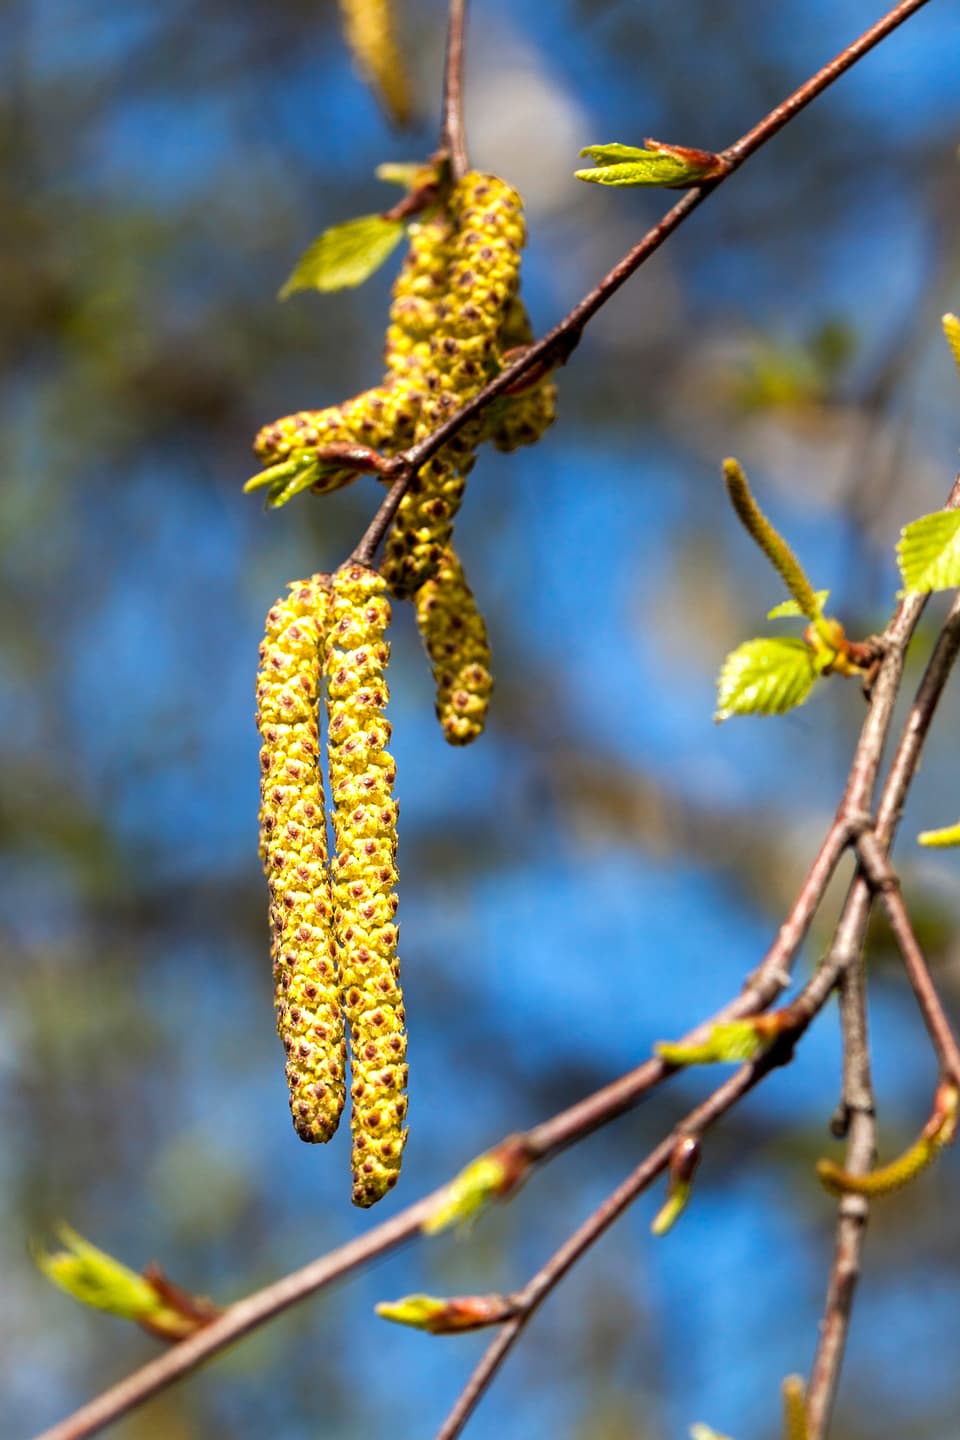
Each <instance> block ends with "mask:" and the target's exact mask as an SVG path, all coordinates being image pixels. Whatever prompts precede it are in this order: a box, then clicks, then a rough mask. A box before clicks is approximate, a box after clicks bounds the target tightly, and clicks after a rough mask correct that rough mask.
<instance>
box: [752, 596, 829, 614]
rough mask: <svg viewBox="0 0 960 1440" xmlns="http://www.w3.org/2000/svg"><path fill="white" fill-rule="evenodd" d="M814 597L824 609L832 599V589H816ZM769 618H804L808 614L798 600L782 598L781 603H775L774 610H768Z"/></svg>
mask: <svg viewBox="0 0 960 1440" xmlns="http://www.w3.org/2000/svg"><path fill="white" fill-rule="evenodd" d="M814 599H815V600H816V602H817V605H818V606H819V607H820V610H821V611H822V610H823V607H824V605H826V603H827V601H828V600H829V599H830V591H829V590H817V591H815V593H814ZM767 619H768V620H803V619H806V616H805V615H804V613H803V611H802V610H801V609H800V606H799V605H798V604H797V602H796V600H781V602H780V604H779V605H774V607H773V609H772V610H768V611H767Z"/></svg>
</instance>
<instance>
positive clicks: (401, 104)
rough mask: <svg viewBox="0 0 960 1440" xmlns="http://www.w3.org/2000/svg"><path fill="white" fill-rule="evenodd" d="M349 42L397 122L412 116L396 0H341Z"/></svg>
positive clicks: (407, 119) (370, 81) (369, 79)
mask: <svg viewBox="0 0 960 1440" xmlns="http://www.w3.org/2000/svg"><path fill="white" fill-rule="evenodd" d="M340 13H341V15H342V16H343V28H344V32H345V35H346V40H347V44H348V45H349V46H350V49H351V51H352V52H353V56H354V59H355V60H356V62H357V64H358V66H359V67H360V69H361V70H362V72H363V74H364V76H365V78H366V80H367V82H368V83H369V84H370V86H371V87H372V89H373V90H374V91H375V92H376V94H377V96H378V97H379V98H380V100H381V102H382V104H383V106H384V108H385V109H386V111H387V114H388V115H389V116H390V119H391V120H393V121H394V122H395V124H397V125H406V124H407V123H408V122H409V120H410V114H411V108H412V107H411V101H410V86H409V83H408V81H407V76H406V72H405V69H404V65H403V57H402V55H401V54H400V50H399V47H398V45H397V39H396V34H395V31H394V23H393V0H340Z"/></svg>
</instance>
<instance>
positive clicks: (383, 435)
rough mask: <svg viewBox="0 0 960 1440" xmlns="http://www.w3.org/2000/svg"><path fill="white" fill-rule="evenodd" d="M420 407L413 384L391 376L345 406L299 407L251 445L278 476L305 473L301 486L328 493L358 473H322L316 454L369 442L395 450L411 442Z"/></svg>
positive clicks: (289, 477)
mask: <svg viewBox="0 0 960 1440" xmlns="http://www.w3.org/2000/svg"><path fill="white" fill-rule="evenodd" d="M418 409H419V405H418V401H415V400H414V398H413V396H412V395H411V391H410V386H409V385H408V384H405V383H402V382H400V381H399V380H395V379H393V378H392V377H388V379H387V380H386V381H385V383H384V384H383V385H380V386H377V387H376V388H374V389H373V390H365V391H364V392H363V393H362V394H361V395H355V396H353V397H352V398H351V399H350V400H344V402H343V403H342V404H341V405H329V406H328V407H327V408H326V409H325V410H301V411H299V412H298V413H297V414H295V415H285V416H283V417H282V418H281V419H280V420H274V421H272V422H271V423H270V424H269V425H264V427H263V428H262V430H260V432H259V433H258V435H257V437H256V439H255V440H254V443H253V448H254V451H255V453H256V455H257V458H258V459H259V460H260V462H261V464H263V465H265V466H269V467H271V469H274V470H276V473H277V475H278V478H285V479H286V481H287V483H290V482H291V481H294V480H295V479H297V477H299V476H302V477H303V480H302V482H299V483H298V488H300V486H301V485H302V486H309V488H310V489H312V490H313V491H314V493H315V494H317V495H329V494H330V493H331V492H332V491H334V490H340V489H342V488H343V486H344V485H349V484H350V483H351V482H352V481H353V480H355V479H356V478H357V474H358V472H357V470H352V469H350V468H349V467H345V468H343V469H339V470H338V469H331V470H327V471H326V472H325V473H323V472H321V469H320V466H319V463H318V452H319V451H321V450H322V449H323V447H324V446H325V445H335V444H350V445H367V446H369V447H370V449H372V450H380V451H382V452H383V453H384V454H394V453H395V452H396V451H397V450H403V449H404V448H405V447H406V446H407V445H409V444H410V442H411V441H412V439H413V436H414V430H415V427H416V420H417V414H418ZM281 466H282V467H283V471H284V475H283V476H281V475H280V470H279V467H281Z"/></svg>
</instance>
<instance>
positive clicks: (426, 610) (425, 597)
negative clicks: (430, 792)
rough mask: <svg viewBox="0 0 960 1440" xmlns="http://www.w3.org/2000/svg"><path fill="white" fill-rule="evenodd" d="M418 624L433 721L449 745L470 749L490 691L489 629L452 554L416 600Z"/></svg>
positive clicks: (446, 555)
mask: <svg viewBox="0 0 960 1440" xmlns="http://www.w3.org/2000/svg"><path fill="white" fill-rule="evenodd" d="M414 605H415V607H416V612H417V625H418V627H419V629H420V634H421V636H422V637H423V643H424V646H425V647H426V651H427V654H428V655H429V657H430V663H431V665H432V666H433V678H434V681H435V683H436V687H437V719H438V720H439V721H440V725H441V728H442V730H443V734H444V738H445V739H446V740H447V742H448V743H449V744H450V745H469V744H470V743H471V741H473V740H476V738H477V736H478V735H480V734H481V733H482V731H483V727H484V724H485V723H486V719H487V707H488V706H489V704H490V693H491V691H492V690H493V676H492V675H491V673H490V644H489V641H488V640H487V627H486V625H485V624H484V623H483V616H482V615H481V614H480V611H479V610H478V609H477V602H476V600H475V599H474V598H473V591H472V590H471V589H470V586H469V585H468V584H467V581H466V577H465V575H464V573H463V566H462V565H461V564H460V560H459V558H458V557H457V555H456V553H455V551H454V550H453V549H452V548H450V547H449V546H448V547H447V549H446V550H444V552H443V555H442V556H441V559H440V564H439V566H438V567H437V573H436V574H435V575H434V576H433V578H432V579H430V580H428V581H427V582H426V584H425V585H421V587H420V589H419V590H418V591H417V593H416V596H415V597H414Z"/></svg>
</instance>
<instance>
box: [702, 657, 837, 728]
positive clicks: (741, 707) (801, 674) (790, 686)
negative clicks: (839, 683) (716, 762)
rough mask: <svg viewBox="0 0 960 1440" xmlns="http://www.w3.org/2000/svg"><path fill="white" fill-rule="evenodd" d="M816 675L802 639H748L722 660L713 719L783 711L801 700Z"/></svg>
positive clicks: (814, 665)
mask: <svg viewBox="0 0 960 1440" xmlns="http://www.w3.org/2000/svg"><path fill="white" fill-rule="evenodd" d="M816 678H817V666H816V661H815V658H814V654H813V651H812V650H811V648H810V646H809V645H807V644H806V642H805V641H803V640H795V639H789V640H786V639H785V640H747V641H746V643H745V644H743V645H738V647H737V649H736V650H733V651H731V653H730V654H729V655H728V656H727V658H726V660H724V662H723V667H722V669H721V671H720V675H719V677H718V680H717V710H716V714H715V716H714V719H716V720H728V719H729V718H730V716H731V715H783V714H785V713H786V711H787V710H792V709H794V707H795V706H797V705H802V704H803V702H804V700H806V698H807V696H808V695H809V694H810V691H811V690H812V689H813V683H814V681H815V680H816Z"/></svg>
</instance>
